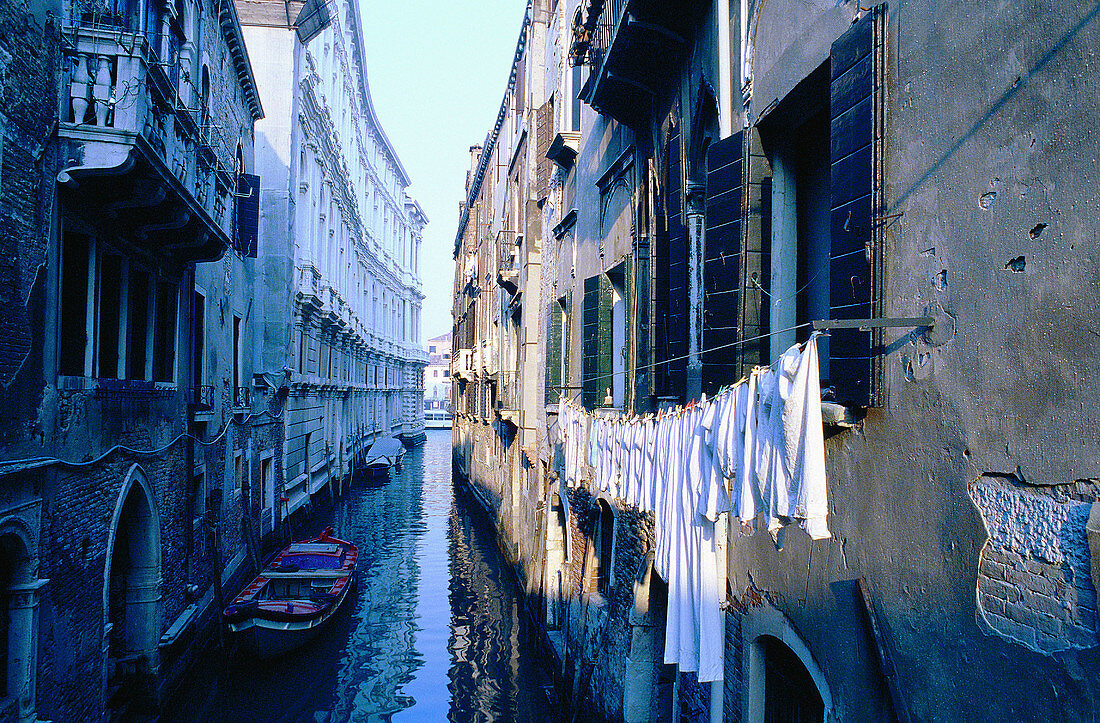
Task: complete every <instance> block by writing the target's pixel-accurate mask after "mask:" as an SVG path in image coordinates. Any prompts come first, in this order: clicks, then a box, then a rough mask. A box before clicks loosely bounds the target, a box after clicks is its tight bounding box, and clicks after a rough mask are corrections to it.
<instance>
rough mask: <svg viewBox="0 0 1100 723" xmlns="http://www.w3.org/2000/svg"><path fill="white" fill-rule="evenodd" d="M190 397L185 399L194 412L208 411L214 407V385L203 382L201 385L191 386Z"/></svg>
mask: <svg viewBox="0 0 1100 723" xmlns="http://www.w3.org/2000/svg"><path fill="white" fill-rule="evenodd" d="M190 392H191V394H190V398H189V399H188V400H187V401H188V403H189V404H190V405H191V410H192V411H195V412H209V411H211V410H213V409H214V387H213V386H211V385H209V384H204V385H203V386H201V387H191V390H190Z"/></svg>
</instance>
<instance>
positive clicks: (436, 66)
mask: <svg viewBox="0 0 1100 723" xmlns="http://www.w3.org/2000/svg"><path fill="white" fill-rule="evenodd" d="M360 8H361V10H362V13H363V37H364V42H365V43H366V55H367V80H368V82H369V83H370V91H371V97H372V98H373V100H374V107H375V110H376V111H377V112H378V116H379V120H380V121H381V122H382V127H383V128H384V129H385V131H386V135H387V136H389V139H390V141H391V142H392V143H393V145H394V148H395V149H396V150H397V154H398V155H399V156H400V157H401V162H402V163H403V164H404V165H405V169H406V170H407V171H408V172H409V176H410V177H411V178H412V186H411V187H410V188H409V194H410V195H411V196H412V197H413V198H415V199H416V200H417V201H419V202H420V206H421V207H422V208H423V209H424V212H425V213H426V214H427V215H428V218H429V219H430V220H431V223H430V224H429V225H428V228H427V229H426V230H425V232H424V245H423V260H422V262H421V277H422V278H423V280H424V293H425V294H426V295H427V299H425V300H424V312H423V321H422V324H421V327H422V330H423V336H424V339H428V338H430V337H432V336H437V335H439V334H443V333H445V332H448V331H450V330H451V290H452V288H453V281H454V262H453V260H452V258H451V256H452V254H453V252H454V238H455V231H456V227H457V225H458V204H459V203H460V202H461V201H462V200H463V197H464V196H465V193H464V189H465V183H466V169H467V168H468V167H469V163H470V161H469V158H470V154H469V150H470V146H471V145H472V144H474V143H481V142H483V141H484V139H485V134H486V133H488V132H489V130H490V129H491V128H492V125H493V123H494V121H495V120H496V114H497V110H498V109H499V108H500V100H501V98H502V97H503V95H504V89H505V86H506V84H507V82H508V72H509V69H510V67H511V63H512V57H513V55H514V53H515V48H516V40H517V38H518V37H519V29H520V27H521V25H522V24H523V13H524V10H525V8H526V2H525V0H456V1H451V2H448V1H446V0H398V1H397V2H394V0H360Z"/></svg>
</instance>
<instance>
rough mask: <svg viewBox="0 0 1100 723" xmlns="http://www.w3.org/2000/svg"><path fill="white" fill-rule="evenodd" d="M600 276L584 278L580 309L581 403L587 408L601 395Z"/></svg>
mask: <svg viewBox="0 0 1100 723" xmlns="http://www.w3.org/2000/svg"><path fill="white" fill-rule="evenodd" d="M601 276H602V274H601V275H600V276H590V277H588V278H587V279H585V280H584V307H583V309H582V311H581V314H582V324H583V339H582V342H581V344H582V349H581V354H582V356H583V365H582V367H581V370H582V371H581V375H582V377H583V381H582V382H581V385H582V387H583V389H582V392H583V399H582V401H583V403H584V406H585V407H586V408H588V409H595V408H596V407H598V406H600V403H601V402H602V401H603V397H602V396H599V385H600V380H599V368H598V361H599V353H600V348H599V330H600V316H599V313H600V278H601Z"/></svg>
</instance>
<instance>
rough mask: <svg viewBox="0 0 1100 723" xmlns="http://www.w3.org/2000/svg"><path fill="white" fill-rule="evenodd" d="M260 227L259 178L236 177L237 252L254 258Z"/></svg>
mask: <svg viewBox="0 0 1100 723" xmlns="http://www.w3.org/2000/svg"><path fill="white" fill-rule="evenodd" d="M259 227H260V177H259V176H254V175H252V174H250V173H240V174H238V175H237V251H239V252H240V253H241V255H242V256H246V257H248V258H251V259H254V258H256V237H257V235H258V233H259Z"/></svg>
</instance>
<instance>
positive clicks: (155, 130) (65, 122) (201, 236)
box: [58, 18, 236, 261]
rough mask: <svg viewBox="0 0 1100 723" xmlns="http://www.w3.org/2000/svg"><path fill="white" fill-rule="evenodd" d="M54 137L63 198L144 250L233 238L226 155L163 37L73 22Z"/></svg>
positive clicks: (191, 256) (193, 247) (218, 249)
mask: <svg viewBox="0 0 1100 723" xmlns="http://www.w3.org/2000/svg"><path fill="white" fill-rule="evenodd" d="M71 22H72V23H74V24H70V25H67V26H65V27H64V28H63V34H64V37H65V38H66V39H67V40H68V48H67V51H68V53H67V63H66V73H65V75H64V78H63V81H64V84H65V97H66V102H65V103H63V104H62V107H61V115H60V118H59V127H58V135H59V137H60V139H61V145H62V154H63V157H64V158H66V159H67V162H66V164H65V166H64V168H63V170H62V172H61V174H60V175H59V176H58V180H59V182H60V188H61V194H62V198H63V200H65V201H66V202H68V203H69V205H70V206H75V207H78V208H79V209H80V211H82V212H84V213H85V214H86V215H87V216H89V217H91V218H92V219H93V220H94V221H95V222H96V223H97V224H99V225H100V226H102V227H104V228H110V229H112V231H113V232H115V233H117V234H119V235H121V236H125V237H127V238H129V239H130V240H132V241H133V242H136V243H137V244H138V245H139V246H141V247H143V248H145V250H147V251H150V252H154V253H160V254H164V255H167V256H172V257H175V258H178V259H180V260H184V261H204V260H213V259H217V258H220V257H221V255H222V254H223V253H224V251H225V250H226V249H227V248H229V247H230V246H231V244H232V233H233V223H232V211H233V206H232V201H233V194H234V193H235V189H236V178H235V169H234V165H233V164H234V160H233V156H232V153H231V152H229V151H228V149H227V148H226V147H225V146H226V144H225V143H221V142H219V141H218V139H217V138H215V137H214V136H215V135H216V130H215V129H214V127H213V125H212V124H210V123H209V121H208V119H206V118H205V117H204V116H205V112H200V111H199V110H198V109H192V108H190V107H188V104H187V103H186V101H185V99H186V98H188V97H191V96H192V95H193V92H192V91H193V89H191V88H190V82H191V80H190V76H189V75H188V74H187V73H186V72H184V71H183V67H184V61H185V60H186V57H185V55H184V54H183V53H182V51H181V50H180V49H179V48H177V47H176V46H175V44H174V43H172V42H170V41H169V39H168V38H166V37H165V36H163V35H159V34H158V35H146V34H143V33H138V32H134V31H129V30H126V29H125V28H120V27H113V26H112V25H110V24H109V23H107V24H104V23H103V22H98V23H96V22H91V21H88V20H87V19H81V18H78V19H75V20H71Z"/></svg>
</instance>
